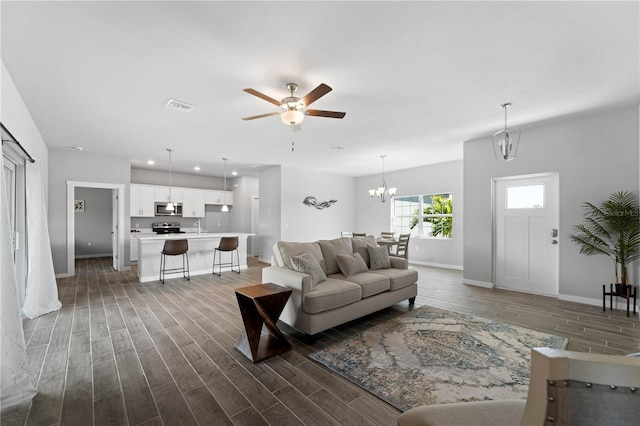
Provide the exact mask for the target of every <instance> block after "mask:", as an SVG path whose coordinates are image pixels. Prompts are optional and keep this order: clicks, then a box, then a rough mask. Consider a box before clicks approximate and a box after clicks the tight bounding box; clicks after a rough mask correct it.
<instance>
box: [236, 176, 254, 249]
mask: <svg viewBox="0 0 640 426" xmlns="http://www.w3.org/2000/svg"><path fill="white" fill-rule="evenodd" d="M230 188H233V207H232V208H231V209H230V211H229V214H230V220H231V222H230V226H231V230H232V231H234V232H251V203H252V197H253V196H256V197H258V196H259V194H260V185H259V180H258V178H257V177H251V176H240V177H238V178H236V179H235V180H234V183H233V184H232V185H231V187H230ZM252 244H254V238H249V239H248V241H247V253H253V252H254V250H253V246H252Z"/></svg>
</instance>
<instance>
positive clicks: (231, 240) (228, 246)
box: [218, 237, 238, 251]
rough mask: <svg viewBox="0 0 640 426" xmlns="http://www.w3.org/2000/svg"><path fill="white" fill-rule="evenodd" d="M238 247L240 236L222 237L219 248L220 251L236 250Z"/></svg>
mask: <svg viewBox="0 0 640 426" xmlns="http://www.w3.org/2000/svg"><path fill="white" fill-rule="evenodd" d="M237 248H238V237H222V238H220V244H219V245H218V250H220V251H234V250H236V249H237Z"/></svg>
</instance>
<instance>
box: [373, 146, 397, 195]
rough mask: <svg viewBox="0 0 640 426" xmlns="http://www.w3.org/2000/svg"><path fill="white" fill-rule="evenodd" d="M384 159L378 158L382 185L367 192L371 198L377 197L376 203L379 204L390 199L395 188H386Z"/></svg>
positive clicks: (394, 193) (394, 192)
mask: <svg viewBox="0 0 640 426" xmlns="http://www.w3.org/2000/svg"><path fill="white" fill-rule="evenodd" d="M385 157H386V155H381V156H380V158H382V183H381V184H380V187H379V188H376V189H370V190H369V195H371V198H373V197H377V198H378V201H380V202H381V203H385V202H387V200H390V199H392V198H393V197H395V195H396V188H387V182H386V181H385V180H384V159H385Z"/></svg>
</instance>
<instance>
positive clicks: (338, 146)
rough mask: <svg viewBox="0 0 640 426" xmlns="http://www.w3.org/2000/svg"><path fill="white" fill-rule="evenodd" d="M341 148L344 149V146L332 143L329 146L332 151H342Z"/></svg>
mask: <svg viewBox="0 0 640 426" xmlns="http://www.w3.org/2000/svg"><path fill="white" fill-rule="evenodd" d="M343 149H346V148H345V147H344V146H340V145H334V146H332V147H331V150H332V151H342V150H343Z"/></svg>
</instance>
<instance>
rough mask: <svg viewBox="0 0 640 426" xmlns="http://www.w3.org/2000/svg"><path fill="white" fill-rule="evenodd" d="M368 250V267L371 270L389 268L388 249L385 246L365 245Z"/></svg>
mask: <svg viewBox="0 0 640 426" xmlns="http://www.w3.org/2000/svg"><path fill="white" fill-rule="evenodd" d="M367 250H368V251H369V261H370V265H369V268H370V269H371V270H376V269H388V268H391V261H390V260H389V251H388V250H387V248H386V247H384V246H380V247H371V246H369V247H367Z"/></svg>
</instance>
